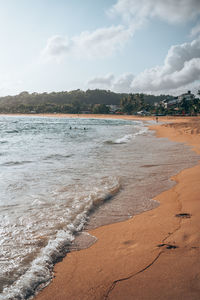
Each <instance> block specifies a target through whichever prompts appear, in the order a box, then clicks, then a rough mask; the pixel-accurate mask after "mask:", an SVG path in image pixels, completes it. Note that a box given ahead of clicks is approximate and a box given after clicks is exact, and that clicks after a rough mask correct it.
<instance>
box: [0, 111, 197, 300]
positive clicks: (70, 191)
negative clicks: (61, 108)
mask: <svg viewBox="0 0 200 300" xmlns="http://www.w3.org/2000/svg"><path fill="white" fill-rule="evenodd" d="M152 123H153V122H152ZM147 125H148V123H143V122H140V121H131V120H119V119H116V120H115V119H96V118H95V119H89V118H88V119H86V118H67V117H66V118H56V117H52V118H49V117H37V116H28V117H27V116H0V192H1V193H0V236H1V238H0V299H4V300H7V299H12V300H14V299H28V298H30V297H31V296H33V295H34V293H35V292H36V291H37V290H38V289H39V288H42V287H44V286H45V285H47V284H48V283H49V282H50V280H51V278H52V268H53V265H54V263H55V262H56V261H58V260H59V259H60V258H61V257H63V256H64V255H65V254H66V253H67V251H69V250H70V249H74V248H82V247H85V246H87V234H85V238H84V237H83V239H80V241H79V242H76V239H75V236H77V235H78V233H80V232H81V231H82V230H83V234H84V230H86V229H90V228H95V227H98V226H101V225H105V224H109V223H113V222H118V221H122V220H126V219H128V218H130V217H132V216H134V215H136V214H139V213H142V212H143V211H145V210H149V209H153V208H155V207H156V206H158V205H159V203H157V202H156V201H154V200H153V197H154V196H156V195H157V194H158V193H160V192H162V191H164V190H166V189H168V188H170V187H171V186H173V184H174V182H173V181H171V180H170V176H172V175H174V174H176V173H177V172H178V171H180V170H182V169H184V168H187V167H190V166H192V165H194V164H195V163H197V161H198V156H197V155H196V154H195V153H194V152H192V151H190V149H189V147H187V146H185V145H183V144H178V143H174V142H170V141H169V140H168V139H164V138H156V137H155V135H154V133H153V132H152V131H150V130H148V127H147ZM80 235H81V234H79V235H78V236H80ZM74 239H75V240H74ZM77 240H78V239H77ZM85 241H86V242H85ZM88 243H89V242H88Z"/></svg>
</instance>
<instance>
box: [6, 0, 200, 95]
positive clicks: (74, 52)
mask: <svg viewBox="0 0 200 300" xmlns="http://www.w3.org/2000/svg"><path fill="white" fill-rule="evenodd" d="M0 40H1V47H0V53H1V55H0V96H4V95H8V94H11V95H14V94H17V93H20V92H22V91H25V90H26V91H28V92H30V93H31V92H51V91H63V90H65V91H66V90H68V91H69V90H72V89H78V88H80V89H84V90H85V89H88V88H90V89H94V88H103V89H110V90H113V91H116V92H145V93H153V94H160V93H171V94H179V93H181V92H184V91H185V90H187V89H192V90H193V91H196V90H197V89H198V88H200V1H199V0H190V1H189V0H165V1H163V0H73V1H71V0H65V1H64V0H29V1H27V0H6V1H5V0H0Z"/></svg>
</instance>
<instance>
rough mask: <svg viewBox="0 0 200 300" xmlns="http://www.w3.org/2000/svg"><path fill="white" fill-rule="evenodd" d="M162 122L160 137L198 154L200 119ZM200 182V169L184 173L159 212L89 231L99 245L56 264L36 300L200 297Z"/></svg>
mask: <svg viewBox="0 0 200 300" xmlns="http://www.w3.org/2000/svg"><path fill="white" fill-rule="evenodd" d="M54 117H55V115H54ZM73 117H74V116H73ZM81 117H83V116H81ZM87 117H91V116H88V115H87ZM102 117H105V116H102ZM106 117H107V116H106ZM120 117H121V118H123V117H124V116H119V118H120ZM127 118H131V117H129V116H128V117H127ZM132 118H133V117H132ZM134 119H135V117H134ZM139 119H141V118H139ZM149 119H151V118H143V119H141V120H149ZM159 121H163V122H165V121H168V123H164V124H162V125H154V126H151V127H150V129H152V130H155V131H156V135H157V136H158V137H167V138H169V139H170V140H173V141H177V142H181V143H186V144H188V145H191V146H192V149H193V151H196V152H197V153H198V154H200V118H198V117H193V118H176V119H175V118H159ZM199 179H200V165H197V166H194V167H192V168H190V169H185V170H183V171H182V172H180V173H179V174H177V175H175V176H174V177H173V178H172V180H174V181H175V182H176V185H175V186H174V187H173V188H172V189H170V190H168V191H165V192H163V193H162V194H160V195H158V196H157V197H156V198H155V200H157V201H159V202H160V206H159V207H157V208H156V209H154V210H151V211H148V212H144V213H142V214H140V215H137V216H135V217H133V218H131V219H129V220H127V221H125V222H121V223H116V224H111V225H106V226H103V227H100V228H97V229H95V230H91V231H89V233H90V234H91V235H93V236H95V237H96V238H97V242H96V243H95V244H93V245H92V246H91V247H90V248H88V249H84V250H80V251H74V252H71V253H69V254H68V255H67V257H65V258H64V259H63V261H62V262H59V263H57V264H56V265H55V268H54V278H53V280H52V282H51V284H50V285H49V286H47V287H46V288H45V289H44V290H42V291H41V292H40V293H39V294H38V295H37V296H36V297H35V299H36V300H47V299H48V300H51V299H52V300H64V299H70V300H86V299H87V300H93V299H98V300H100V299H113V300H117V299H120V300H126V299H127V300H130V299H134V300H135V299H138V300H143V299H146V300H148V299H159V300H161V299H174V300H175V299H181V300H182V299H187V300H188V299H190V300H192V299H195V300H197V299H199V298H200V271H199V270H200V255H199V251H200V223H199V219H200V210H199V207H200V202H199V194H200V185H199Z"/></svg>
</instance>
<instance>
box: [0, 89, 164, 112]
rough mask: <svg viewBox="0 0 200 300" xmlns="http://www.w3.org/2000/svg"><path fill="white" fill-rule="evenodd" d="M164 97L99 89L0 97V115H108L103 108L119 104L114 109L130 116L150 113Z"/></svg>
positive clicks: (107, 109) (108, 110) (106, 110)
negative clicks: (138, 112) (155, 104)
mask: <svg viewBox="0 0 200 300" xmlns="http://www.w3.org/2000/svg"><path fill="white" fill-rule="evenodd" d="M165 97H166V96H164V95H161V96H152V95H144V94H135V95H134V94H130V95H129V94H125V93H114V92H111V91H106V90H99V89H96V90H87V91H82V90H79V89H78V90H74V91H70V92H58V93H55V92H52V93H41V94H39V93H32V94H30V93H28V92H22V93H20V94H19V95H16V96H6V97H1V98H0V113H83V112H86V113H87V112H88V113H89V112H90V113H109V112H110V109H109V107H107V106H109V105H116V106H120V103H121V107H120V108H119V109H118V110H119V111H121V112H124V113H130V114H132V113H135V112H136V111H137V109H139V108H140V107H145V109H148V110H150V108H151V107H152V105H153V103H154V102H155V101H161V100H163V99H164V98H165ZM125 99H128V100H125ZM130 99H131V100H130ZM126 102H127V104H125V103H126Z"/></svg>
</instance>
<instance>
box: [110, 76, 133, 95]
mask: <svg viewBox="0 0 200 300" xmlns="http://www.w3.org/2000/svg"><path fill="white" fill-rule="evenodd" d="M133 78H134V75H133V74H132V73H126V74H122V75H121V76H119V77H118V78H117V79H116V80H115V81H114V82H113V84H112V89H113V90H114V91H115V92H126V93H130V92H131V82H132V81H133Z"/></svg>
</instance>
